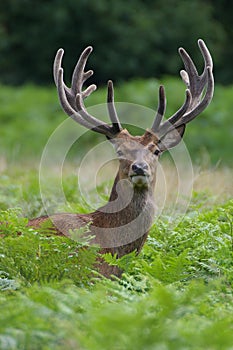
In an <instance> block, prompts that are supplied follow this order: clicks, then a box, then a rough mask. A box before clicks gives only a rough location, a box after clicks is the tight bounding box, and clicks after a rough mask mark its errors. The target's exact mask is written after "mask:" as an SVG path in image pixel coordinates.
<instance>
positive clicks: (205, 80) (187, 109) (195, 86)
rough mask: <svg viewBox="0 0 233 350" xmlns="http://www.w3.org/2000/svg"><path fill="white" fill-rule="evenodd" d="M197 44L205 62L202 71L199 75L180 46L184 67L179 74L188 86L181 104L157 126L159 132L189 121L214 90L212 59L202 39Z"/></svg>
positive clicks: (210, 97)
mask: <svg viewBox="0 0 233 350" xmlns="http://www.w3.org/2000/svg"><path fill="white" fill-rule="evenodd" d="M198 45H199V48H200V51H201V54H202V56H203V58H204V63H205V66H204V70H203V73H202V74H201V75H199V74H198V71H197V68H196V66H195V64H194V63H193V61H192V59H191V58H190V56H189V55H188V53H187V52H186V51H185V50H184V49H183V48H180V49H179V54H180V56H181V58H182V61H183V63H184V67H185V70H182V71H181V72H180V75H181V78H182V80H183V82H184V83H185V85H186V86H187V88H188V89H187V90H186V99H185V102H184V104H183V106H182V107H181V108H180V109H179V110H178V111H177V112H176V113H175V114H174V115H172V116H171V117H170V118H169V119H168V120H166V121H165V122H164V123H163V124H162V125H161V126H160V127H159V130H158V132H159V134H164V133H166V132H167V131H168V130H169V129H171V128H174V127H178V126H179V125H181V124H187V123H189V122H190V121H191V120H193V119H194V118H195V117H196V116H197V115H198V114H200V113H201V112H202V111H203V110H204V109H205V108H206V107H207V106H208V104H209V103H210V101H211V100H212V97H213V92H214V78H213V72H212V70H213V61H212V58H211V55H210V53H209V50H208V49H207V47H206V45H205V43H204V41H203V40H201V39H200V40H198ZM205 87H206V91H205ZM204 91H205V93H204Z"/></svg>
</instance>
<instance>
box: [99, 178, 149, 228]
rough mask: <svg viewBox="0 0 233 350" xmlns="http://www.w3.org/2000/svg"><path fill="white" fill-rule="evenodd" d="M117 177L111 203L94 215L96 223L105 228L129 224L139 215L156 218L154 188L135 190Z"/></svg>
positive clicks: (111, 194)
mask: <svg viewBox="0 0 233 350" xmlns="http://www.w3.org/2000/svg"><path fill="white" fill-rule="evenodd" d="M119 179H120V176H119V172H118V173H117V175H116V178H115V180H114V184H113V187H112V190H111V193H110V197H109V201H108V203H107V204H106V205H104V206H103V207H101V208H99V209H98V210H97V211H96V212H95V213H94V214H95V215H94V217H95V218H96V220H95V221H96V222H97V221H98V222H100V223H101V225H103V226H104V227H117V226H118V225H124V224H128V223H129V222H131V221H133V220H135V219H136V218H137V217H138V216H139V215H141V214H142V215H143V213H144V214H145V213H146V214H145V215H147V216H148V215H149V216H151V217H153V216H154V191H153V189H152V188H150V187H149V188H134V187H133V186H132V184H131V183H130V182H129V181H128V180H119Z"/></svg>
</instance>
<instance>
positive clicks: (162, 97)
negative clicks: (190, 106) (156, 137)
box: [151, 85, 166, 133]
mask: <svg viewBox="0 0 233 350" xmlns="http://www.w3.org/2000/svg"><path fill="white" fill-rule="evenodd" d="M165 111H166V94H165V89H164V86H163V85H160V87H159V104H158V109H157V113H156V116H155V119H154V122H153V125H152V127H151V130H152V131H153V132H154V133H156V132H158V130H159V126H160V124H161V121H162V119H163V117H164V114H165Z"/></svg>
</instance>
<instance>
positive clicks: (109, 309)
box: [0, 78, 233, 350]
mask: <svg viewBox="0 0 233 350" xmlns="http://www.w3.org/2000/svg"><path fill="white" fill-rule="evenodd" d="M157 84H158V83H157V82H156V81H148V82H143V81H137V82H134V83H128V84H126V86H121V87H119V89H117V91H116V95H117V97H118V98H117V99H118V100H119V101H120V100H125V101H131V102H132V103H136V102H137V103H140V104H144V105H147V106H150V107H154V100H155V97H154V87H156V86H157ZM166 86H169V87H170V88H168V91H167V93H168V101H169V103H170V106H169V108H170V109H169V110H168V114H169V113H170V111H172V110H173V111H174V110H175V108H176V107H177V106H176V105H177V104H179V103H180V102H181V101H178V98H177V96H176V95H173V94H172V91H175V90H176V91H178V94H180V91H181V90H182V89H183V87H182V86H180V85H179V83H177V81H176V80H173V79H171V78H166ZM143 90H145V94H144V95H143V94H142V91H143ZM13 91H14V93H13ZM182 91H183V90H182ZM136 92H137V93H136ZM232 94H233V92H232V88H231V87H228V88H223V87H218V88H217V90H216V95H215V100H214V102H213V104H212V105H211V106H210V107H209V108H208V109H207V111H206V112H205V113H204V114H203V117H200V118H198V119H197V120H196V121H195V122H193V123H192V124H191V125H190V127H188V131H187V139H186V144H187V146H188V149H189V151H190V154H191V157H192V159H195V160H196V163H195V164H194V165H192V164H191V169H190V168H188V167H186V166H185V167H183V168H182V166H180V165H179V166H177V164H178V163H177V162H174V160H173V159H176V158H175V157H176V155H174V157H173V158H171V157H165V158H164V159H162V161H161V166H160V167H159V169H158V179H157V186H156V202H157V205H158V212H157V217H156V219H155V222H154V225H153V226H152V228H151V230H150V235H149V238H148V240H147V242H146V244H145V246H144V248H143V250H142V252H141V254H140V255H139V256H135V254H134V253H132V254H130V255H128V256H125V257H123V258H122V259H120V260H116V259H115V258H114V257H111V256H109V255H106V256H105V259H106V261H108V262H109V263H111V264H117V265H119V266H121V268H122V269H123V270H124V274H123V277H122V279H121V280H119V279H117V278H116V279H113V280H111V281H110V280H106V279H104V278H102V277H101V276H99V275H98V273H97V272H96V270H95V261H96V259H97V258H98V248H97V247H93V246H89V247H88V248H85V249H84V247H83V246H84V245H85V247H86V246H87V244H86V243H87V242H74V241H72V240H70V239H68V238H67V237H54V236H53V235H50V234H49V233H48V231H49V227H43V228H42V229H41V230H40V231H38V230H37V231H35V230H33V229H31V228H28V227H27V220H28V219H27V218H32V217H36V216H39V215H43V214H45V209H46V208H48V209H49V210H51V211H53V212H56V211H70V212H88V211H91V210H92V209H93V208H95V207H96V206H98V205H99V204H100V203H103V202H104V201H105V200H106V198H107V197H108V194H109V191H110V188H111V185H112V179H113V177H114V172H115V169H116V164H115V163H114V162H111V163H109V162H106V161H105V160H106V159H105V158H102V156H104V155H103V153H105V152H107V151H108V150H107V148H106V150H105V152H103V151H102V149H101V148H100V149H98V150H97V151H96V152H97V153H93V154H94V156H93V160H92V162H90V161H89V159H87V160H88V161H87V162H86V163H85V162H80V161H79V158H80V157H81V156H82V155H83V154H85V153H86V152H87V151H88V150H90V149H93V145H95V144H97V143H98V142H99V141H102V138H101V137H100V138H99V136H98V135H96V136H91V135H92V134H89V133H87V134H86V135H84V136H82V137H81V139H80V140H79V143H77V145H74V146H73V147H72V149H71V150H70V154H68V155H67V158H66V159H65V161H64V163H63V162H60V159H59V157H58V158H57V157H56V154H55V153H52V155H53V156H54V157H53V159H52V160H53V162H52V161H51V163H49V164H47V163H46V162H45V163H44V165H45V167H44V168H43V173H42V175H43V176H44V177H45V182H46V186H45V187H42V188H41V187H40V183H39V177H38V175H39V163H40V161H39V159H40V157H41V153H42V151H43V148H44V145H45V143H46V141H47V138H48V137H49V136H50V134H51V132H52V131H53V129H54V128H55V127H56V126H57V125H59V123H60V122H61V121H62V120H63V119H64V116H63V113H61V112H60V108H59V106H58V104H57V98H56V95H55V91H54V89H50V88H47V89H45V88H36V87H29V86H28V87H22V88H19V89H16V90H15V89H14V90H13V89H12V88H6V87H2V88H1V91H0V99H1V101H0V102H1V103H0V118H1V124H2V128H1V137H0V143H1V159H0V209H1V212H0V223H1V232H2V233H4V237H1V239H0V308H1V312H0V349H1V350H21V349H22V350H50V349H55V350H63V349H71V350H72V349H74V350H77V349H83V350H100V349H101V350H103V349H106V350H107V349H113V350H124V349H127V350H131V349H132V350H141V349H143V350H144V349H145V350H152V349H153V350H154V349H155V350H156V349H158V350H163V349H164V350H165V349H166V350H167V349H169V350H170V349H171V350H173V349H174V350H176V349H178V350H181V349H182V350H187V349H193V350H202V349H203V350H204V349H205V350H232V344H233V293H232V287H233V222H232V216H233V201H232V195H233V184H232V169H231V166H232V156H231V146H230V142H231V139H230V133H231V130H230V128H229V125H230V124H229V122H230V110H231V109H232V101H233V99H232ZM137 98H139V99H138V100H137ZM103 100H104V91H103V90H100V92H99V94H97V95H93V99H92V102H93V104H96V103H100V101H101V102H102V101H103ZM25 101H27V103H25ZM119 108H121V106H120V105H119ZM136 118H138V121H139V123H140V120H139V119H140V116H138V115H136ZM210 125H211V127H210ZM200 130H201V132H200ZM73 132H74V133H75V132H76V129H75V128H74V129H73ZM66 138H67V139H69V136H67V135H66V133H64V132H63V133H62V134H61V136H60V140H61V144H60V143H59V144H57V146H56V147H55V148H57V149H56V150H57V151H58V153H59V152H60V150H62V147H63V141H64V143H65V142H66V140H65V139H66ZM80 145H81V146H83V148H82V149H81V148H80ZM104 147H105V146H104ZM203 149H204V151H203ZM177 152H178V155H180V154H182V153H179V150H178V151H177ZM75 156H77V158H76V157H75ZM181 158H182V157H181ZM182 159H183V158H182ZM59 162H60V163H59ZM102 164H104V165H103V166H102ZM78 166H80V168H81V170H82V171H83V173H80V178H79V180H80V181H79V183H80V184H81V185H80V187H78V182H77V168H78ZM98 166H100V168H99V167H98ZM90 169H91V171H90ZM93 172H94V173H95V174H96V179H95V180H96V184H97V191H96V184H95V183H94V184H91V183H90V179H89V178H88V175H89V174H90V175H92V174H93ZM61 174H62V182H60V175H61ZM178 174H179V176H178ZM43 176H42V178H41V181H42V182H41V185H43V184H44V182H43ZM92 178H93V176H92ZM109 179H111V180H109ZM179 183H181V185H182V186H181V188H182V189H185V190H184V191H178V190H177V188H178V185H179ZM63 194H64V195H65V196H63ZM43 200H44V201H43ZM6 222H7V225H6V224H4V223H6ZM19 232H21V233H22V234H21V235H18V233H19ZM45 232H46V233H47V234H46V235H45V234H43V233H45Z"/></svg>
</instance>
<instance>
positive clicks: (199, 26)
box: [0, 0, 227, 84]
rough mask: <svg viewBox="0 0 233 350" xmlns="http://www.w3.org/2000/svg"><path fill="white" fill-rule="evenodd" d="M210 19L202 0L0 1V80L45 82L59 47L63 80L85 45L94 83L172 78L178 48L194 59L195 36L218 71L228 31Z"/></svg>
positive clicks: (207, 5)
mask: <svg viewBox="0 0 233 350" xmlns="http://www.w3.org/2000/svg"><path fill="white" fill-rule="evenodd" d="M213 3H214V1H213ZM222 10H223V9H222ZM214 13H215V12H214V4H212V5H211V3H210V2H207V3H203V1H201V0H193V1H186V0H179V1H176V0H167V1H166V2H161V1H158V0H154V1H153V2H152V1H151V0H128V1H127V2H125V1H124V0H118V1H115V0H98V1H95V0H66V1H62V0H50V1H46V0H33V1H31V0H21V1H19V0H7V1H1V3H0V52H1V56H0V80H1V81H2V82H4V83H9V84H22V83H24V82H28V81H29V82H30V81H32V82H36V83H40V84H44V83H51V82H52V77H51V70H52V69H51V65H52V62H53V58H54V55H55V52H56V50H57V49H58V48H59V47H63V48H64V49H65V51H66V56H65V66H66V72H67V73H68V76H67V79H68V78H69V74H70V73H71V70H72V68H73V65H74V64H75V61H76V59H77V57H78V56H79V54H80V52H81V50H82V49H83V48H84V47H85V46H87V45H93V46H94V48H95V54H94V55H93V56H92V57H91V59H90V61H91V67H93V68H94V70H95V72H96V73H95V78H94V79H95V81H97V82H98V83H103V82H106V80H107V79H109V78H111V79H114V80H117V81H120V80H122V79H129V78H132V77H151V76H154V77H161V75H164V74H177V71H178V69H179V68H180V67H181V61H180V60H179V57H178V55H177V48H178V46H180V45H182V46H184V47H185V48H187V49H188V50H189V51H191V52H192V57H194V59H197V60H199V57H200V55H199V53H198V49H197V44H196V42H197V39H198V38H199V37H201V38H203V39H205V40H206V42H207V43H208V46H209V48H210V49H211V51H214V53H215V54H214V56H215V61H216V62H217V64H219V66H220V67H222V66H221V63H219V62H218V59H219V57H221V55H222V50H223V47H222V43H223V42H225V36H226V32H225V31H224V28H225V27H224V26H222V23H221V21H220V20H218V19H217V17H216V16H215V15H214ZM222 69H223V70H224V72H219V75H218V76H219V78H224V77H225V76H226V75H227V74H226V70H227V68H226V66H225V67H222Z"/></svg>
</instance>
